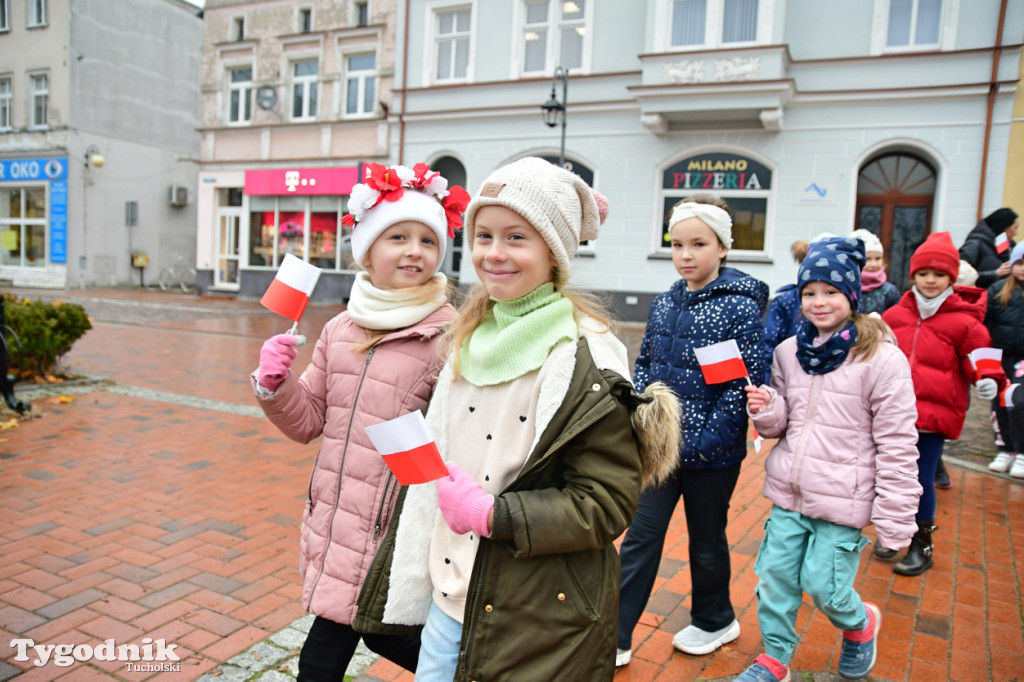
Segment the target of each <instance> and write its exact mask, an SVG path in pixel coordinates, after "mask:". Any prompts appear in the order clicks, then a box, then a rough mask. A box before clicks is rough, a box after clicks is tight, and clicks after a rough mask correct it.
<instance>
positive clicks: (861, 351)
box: [850, 313, 892, 360]
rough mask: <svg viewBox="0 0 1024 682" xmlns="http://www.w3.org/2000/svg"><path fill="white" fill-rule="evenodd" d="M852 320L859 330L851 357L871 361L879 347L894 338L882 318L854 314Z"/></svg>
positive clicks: (851, 350)
mask: <svg viewBox="0 0 1024 682" xmlns="http://www.w3.org/2000/svg"><path fill="white" fill-rule="evenodd" d="M852 318H853V326H854V327H856V328H857V341H856V342H855V343H854V344H853V347H852V348H850V357H851V358H853V359H856V358H861V359H862V360H870V359H871V357H872V356H873V355H874V354H875V353H876V352H877V351H878V348H879V346H881V345H882V344H883V343H885V342H886V340H888V339H891V338H892V330H891V329H889V325H887V324H886V323H885V322H883V321H882V318H880V317H873V316H871V315H862V314H861V313H854V314H853V315H852Z"/></svg>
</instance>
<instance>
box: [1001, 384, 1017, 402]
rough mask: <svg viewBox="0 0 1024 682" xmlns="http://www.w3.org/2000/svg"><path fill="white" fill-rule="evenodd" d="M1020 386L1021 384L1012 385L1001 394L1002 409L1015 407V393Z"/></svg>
mask: <svg viewBox="0 0 1024 682" xmlns="http://www.w3.org/2000/svg"><path fill="white" fill-rule="evenodd" d="M1018 386H1020V384H1010V385H1009V386H1007V387H1006V390H1004V391H1003V392H1002V393H1000V394H999V406H1000V407H1009V408H1012V407H1013V392H1014V391H1016V390H1017V387H1018Z"/></svg>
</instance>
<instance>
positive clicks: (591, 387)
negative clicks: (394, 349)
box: [353, 325, 679, 682]
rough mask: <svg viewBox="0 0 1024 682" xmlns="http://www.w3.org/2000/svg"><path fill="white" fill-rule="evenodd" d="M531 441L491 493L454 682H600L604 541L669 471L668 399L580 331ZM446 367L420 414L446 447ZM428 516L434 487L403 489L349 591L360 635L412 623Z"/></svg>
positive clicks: (615, 593)
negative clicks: (637, 383) (355, 598)
mask: <svg viewBox="0 0 1024 682" xmlns="http://www.w3.org/2000/svg"><path fill="white" fill-rule="evenodd" d="M547 362H548V363H552V364H550V367H551V371H550V372H549V377H548V379H547V380H546V381H545V383H544V385H543V386H542V387H541V392H540V399H539V402H538V406H537V432H538V433H537V437H536V438H535V446H534V448H533V449H532V450H531V452H530V455H529V457H528V459H527V461H526V464H525V465H524V466H523V468H522V470H521V471H520V473H519V475H518V476H517V477H516V479H515V480H514V481H513V482H512V483H511V484H510V485H509V486H508V487H507V488H506V489H505V490H504V491H503V492H502V493H501V494H500V495H499V496H497V497H496V498H495V506H494V528H493V531H492V533H491V537H490V538H481V541H480V545H479V548H478V550H477V555H476V559H475V563H474V566H473V573H472V576H471V578H470V589H469V594H468V596H467V601H466V611H465V614H464V622H463V631H462V644H461V647H460V649H461V650H460V654H459V664H458V670H457V672H456V675H455V680H458V681H470V680H475V681H477V682H499V681H503V680H517V681H519V682H521V681H522V680H530V681H531V682H533V681H542V680H543V681H549V680H551V681H553V680H587V681H588V682H592V681H596V680H611V679H612V677H613V676H614V674H615V643H616V627H617V619H618V601H619V578H620V565H619V558H618V554H617V553H616V551H615V547H614V545H613V544H612V543H613V542H614V540H615V539H616V538H617V537H619V535H621V534H622V532H623V531H625V529H626V527H627V526H628V525H629V523H630V521H631V520H632V518H633V515H634V513H635V512H636V508H637V503H638V500H639V497H640V490H641V487H642V485H644V484H647V483H651V482H656V481H659V480H662V479H663V478H665V477H667V476H668V475H669V474H670V473H671V472H672V470H673V469H674V468H675V464H676V456H677V452H678V440H677V438H678V433H679V429H678V423H679V404H678V402H677V400H676V398H675V396H674V395H672V393H671V392H670V391H669V390H668V389H667V388H666V387H665V386H664V385H661V384H655V385H652V386H651V387H649V388H648V390H647V391H645V393H644V395H642V396H640V395H637V394H636V392H635V391H634V390H633V385H632V383H631V382H630V380H629V379H628V378H627V377H628V376H629V367H628V363H627V361H626V353H625V348H624V347H623V346H622V344H621V343H620V342H619V341H618V339H616V338H615V337H614V336H613V335H611V334H607V333H606V334H598V333H593V332H589V331H587V328H586V326H585V325H581V339H580V340H579V342H577V343H573V342H563V343H562V344H560V345H558V346H556V347H555V349H554V350H553V351H552V353H551V356H550V357H549V358H548V361H547ZM451 378H452V373H451V366H450V364H449V366H447V367H446V368H445V371H444V373H442V375H441V377H440V379H439V381H438V385H437V389H436V392H435V394H434V397H433V399H432V400H431V403H430V409H429V412H428V414H427V422H428V425H430V426H431V432H432V433H433V434H434V435H435V437H437V438H438V447H439V449H440V450H441V453H442V456H444V453H445V452H446V450H447V442H446V434H447V429H445V428H443V425H444V424H445V423H446V420H447V419H448V418H449V415H447V414H446V412H447V403H448V400H447V397H448V394H449V387H450V386H451ZM436 513H437V492H436V488H435V486H434V484H433V483H429V484H426V485H417V486H410V487H409V488H403V489H402V491H401V493H400V496H399V499H398V502H397V506H396V511H395V514H394V515H393V516H392V522H391V524H390V527H389V528H388V532H387V534H386V535H385V537H384V540H383V542H382V543H381V546H380V549H379V551H378V554H377V556H376V557H375V559H374V562H373V564H372V566H371V567H370V573H369V575H368V577H367V579H366V582H365V584H364V586H363V590H362V592H361V594H360V597H359V602H358V613H357V615H356V619H355V621H354V622H353V625H354V627H355V628H356V629H357V630H359V631H361V632H380V633H399V632H410V631H415V630H416V629H418V628H419V627H421V626H422V624H423V622H424V621H425V618H426V613H427V610H428V608H429V605H430V600H431V591H432V585H431V581H430V575H429V567H428V553H429V548H430V538H431V531H432V528H433V523H434V518H435V516H436Z"/></svg>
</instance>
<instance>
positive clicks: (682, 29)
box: [669, 0, 758, 48]
mask: <svg viewBox="0 0 1024 682" xmlns="http://www.w3.org/2000/svg"><path fill="white" fill-rule="evenodd" d="M757 26H758V0H674V1H673V2H672V7H671V19H670V29H669V30H670V34H669V46H670V47H674V48H695V47H700V48H715V47H723V46H731V45H733V44H737V43H753V42H756V41H757Z"/></svg>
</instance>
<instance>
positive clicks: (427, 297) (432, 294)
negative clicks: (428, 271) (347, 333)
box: [352, 277, 455, 355]
mask: <svg viewBox="0 0 1024 682" xmlns="http://www.w3.org/2000/svg"><path fill="white" fill-rule="evenodd" d="M403 291H406V292H408V293H409V294H410V295H411V297H412V300H411V301H410V302H409V304H410V305H422V304H424V303H429V302H430V301H433V300H435V299H436V298H437V297H438V295H439V294H442V293H443V294H444V295H445V296H446V297H447V298H448V300H449V301H450V300H451V299H452V296H453V295H454V294H455V287H454V286H452V283H451V281H449V280H442V279H439V278H436V277H431V278H430V279H429V280H427V281H426V282H424V283H423V284H420V285H419V286H415V287H409V288H408V289H403ZM362 329H363V332H364V333H365V334H366V338H365V339H363V341H362V342H361V343H357V344H356V345H354V346H353V347H352V352H353V353H355V354H356V355H362V354H363V353H365V352H367V351H369V350H370V349H371V348H373V347H374V346H376V345H377V344H378V343H380V340H381V339H383V338H384V337H385V336H387V335H388V334H391V333H394V332H395V331H397V330H395V329H366V328H362Z"/></svg>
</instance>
